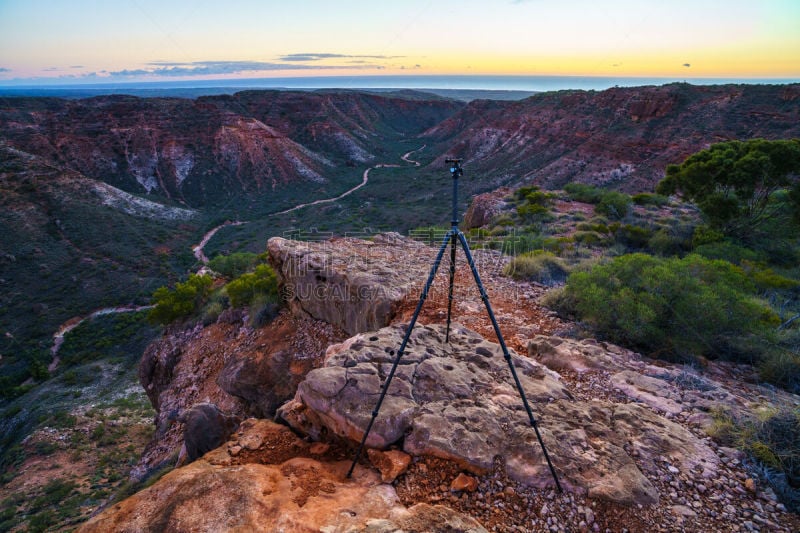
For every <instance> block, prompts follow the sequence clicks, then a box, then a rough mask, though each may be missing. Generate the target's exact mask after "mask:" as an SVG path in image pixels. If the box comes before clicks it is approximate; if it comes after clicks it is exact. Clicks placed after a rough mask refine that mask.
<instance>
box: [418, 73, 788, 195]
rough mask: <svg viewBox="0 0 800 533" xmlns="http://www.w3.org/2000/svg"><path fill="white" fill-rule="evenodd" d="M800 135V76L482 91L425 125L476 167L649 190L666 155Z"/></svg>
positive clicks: (548, 180) (541, 179)
mask: <svg viewBox="0 0 800 533" xmlns="http://www.w3.org/2000/svg"><path fill="white" fill-rule="evenodd" d="M798 136H800V85H796V84H795V85H715V86H693V85H689V84H671V85H664V86H660V87H631V88H613V89H608V90H606V91H601V92H595V91H559V92H550V93H542V94H538V95H535V96H532V97H530V98H527V99H525V100H522V101H519V102H497V101H489V100H478V101H474V102H472V103H470V104H469V105H468V106H467V107H466V108H464V109H463V110H462V111H461V112H459V113H457V114H456V115H454V116H452V117H450V118H448V119H446V120H445V121H443V122H442V123H441V124H439V125H437V126H435V127H433V128H431V129H430V130H428V131H427V132H426V133H425V134H424V137H425V138H426V139H429V140H430V141H431V142H435V143H436V148H437V150H438V151H439V153H442V154H443V155H442V156H441V158H442V159H443V158H444V157H445V155H444V154H447V156H450V157H451V156H457V157H463V158H464V159H465V165H466V166H469V167H471V168H472V171H473V172H476V171H479V172H483V173H485V174H494V175H497V174H499V175H504V176H506V180H507V181H509V182H517V183H535V184H538V185H540V186H544V187H546V188H550V189H556V188H560V187H562V186H563V185H565V184H566V183H569V182H571V181H578V182H584V183H590V184H593V185H600V186H604V187H612V188H616V189H621V190H624V191H627V192H641V191H648V190H652V189H653V187H654V186H655V184H656V183H657V182H658V181H659V180H660V179H661V178H663V176H664V169H665V167H666V166H667V165H668V164H671V163H675V164H677V163H680V162H682V161H683V160H684V159H685V158H686V157H688V156H689V155H690V154H692V153H694V152H697V151H699V150H701V149H703V148H706V147H708V146H709V145H710V144H712V143H715V142H719V141H725V140H730V139H750V138H755V137H763V138H767V139H780V138H791V137H798Z"/></svg>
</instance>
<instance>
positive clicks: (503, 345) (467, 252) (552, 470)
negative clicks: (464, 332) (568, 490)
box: [457, 231, 563, 492]
mask: <svg viewBox="0 0 800 533" xmlns="http://www.w3.org/2000/svg"><path fill="white" fill-rule="evenodd" d="M457 236H458V240H459V241H460V242H461V247H462V248H464V254H465V255H466V256H467V263H469V268H470V270H472V277H474V278H475V283H477V284H478V290H479V291H480V294H481V300H483V305H484V306H486V311H487V312H488V313H489V319H490V320H491V321H492V327H493V328H494V333H495V335H497V341H498V342H499V343H500V348H502V350H503V357H504V358H505V360H506V363H508V368H509V370H511V376H512V377H513V378H514V383H515V384H516V386H517V390H518V391H519V396H520V398H521V399H522V404H523V405H524V406H525V411H526V412H527V413H528V420H529V421H530V423H531V427H533V430H534V431H535V432H536V438H537V439H538V440H539V445H540V446H541V447H542V452H543V453H544V458H545V460H546V461H547V466H548V467H550V473H551V474H552V475H553V480H554V481H555V482H556V487H557V488H558V492H563V491H562V489H561V483H560V482H559V481H558V476H557V475H556V470H555V468H553V463H552V462H551V461H550V455H549V454H548V453H547V448H545V446H544V441H543V440H542V435H541V434H540V433H539V426H538V425H537V423H536V419H535V418H534V417H533V411H531V406H530V405H529V404H528V398H526V397H525V391H524V390H523V389H522V383H520V381H519V376H517V369H516V368H514V362H513V361H512V360H511V354H509V353H508V347H507V346H506V341H505V340H504V339H503V334H502V333H500V326H498V325H497V319H496V318H495V316H494V311H492V305H491V304H490V303H489V296H488V295H487V294H486V289H484V287H483V283H482V282H481V277H480V275H479V274H478V269H477V268H476V267H475V260H474V259H472V253H471V252H470V250H469V244H467V239H466V237H464V234H463V233H462V232H461V231H459V232H458V233H457Z"/></svg>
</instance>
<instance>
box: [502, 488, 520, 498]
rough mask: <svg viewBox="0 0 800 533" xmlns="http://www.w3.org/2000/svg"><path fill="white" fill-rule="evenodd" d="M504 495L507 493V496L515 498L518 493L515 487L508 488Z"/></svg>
mask: <svg viewBox="0 0 800 533" xmlns="http://www.w3.org/2000/svg"><path fill="white" fill-rule="evenodd" d="M503 493H505V495H506V496H514V495H516V494H517V492H516V491H515V490H514V487H506V488H505V489H504V490H503Z"/></svg>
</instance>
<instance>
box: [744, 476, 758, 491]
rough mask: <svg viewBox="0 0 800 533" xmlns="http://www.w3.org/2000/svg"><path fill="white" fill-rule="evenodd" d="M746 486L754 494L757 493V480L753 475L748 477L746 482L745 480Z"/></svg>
mask: <svg viewBox="0 0 800 533" xmlns="http://www.w3.org/2000/svg"><path fill="white" fill-rule="evenodd" d="M744 488H746V489H747V490H748V491H750V492H752V493H753V494H755V493H756V482H755V480H753V478H751V477H749V478H747V479H746V480H745V482H744Z"/></svg>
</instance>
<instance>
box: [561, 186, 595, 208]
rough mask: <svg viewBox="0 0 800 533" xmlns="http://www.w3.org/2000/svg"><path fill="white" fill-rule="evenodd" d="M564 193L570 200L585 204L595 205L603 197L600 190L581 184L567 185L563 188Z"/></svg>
mask: <svg viewBox="0 0 800 533" xmlns="http://www.w3.org/2000/svg"><path fill="white" fill-rule="evenodd" d="M564 191H565V192H566V193H567V194H568V195H569V198H570V199H571V200H574V201H576V202H584V203H587V204H596V203H597V202H599V201H600V198H602V196H603V190H602V189H598V188H597V187H592V186H591V185H586V184H583V183H568V184H567V185H565V186H564Z"/></svg>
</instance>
